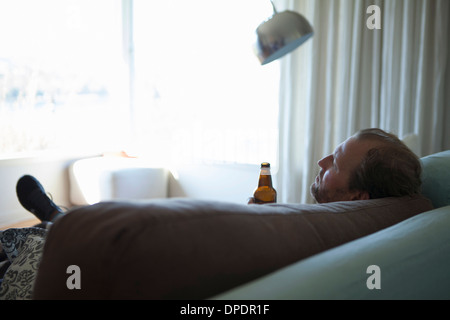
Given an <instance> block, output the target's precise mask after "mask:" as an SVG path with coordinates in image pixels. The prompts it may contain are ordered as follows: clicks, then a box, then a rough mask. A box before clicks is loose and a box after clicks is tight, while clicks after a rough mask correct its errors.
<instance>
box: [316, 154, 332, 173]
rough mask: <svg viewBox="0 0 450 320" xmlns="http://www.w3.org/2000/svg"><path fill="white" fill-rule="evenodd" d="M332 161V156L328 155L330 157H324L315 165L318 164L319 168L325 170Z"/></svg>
mask: <svg viewBox="0 0 450 320" xmlns="http://www.w3.org/2000/svg"><path fill="white" fill-rule="evenodd" d="M332 159H333V155H332V154H330V155H328V156H326V157H324V158H322V159H320V160H319V161H318V162H317V164H318V165H319V167H321V168H322V169H326V168H327V167H328V166H329V165H330V163H332V162H333V160H332Z"/></svg>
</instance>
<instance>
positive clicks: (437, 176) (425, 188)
mask: <svg viewBox="0 0 450 320" xmlns="http://www.w3.org/2000/svg"><path fill="white" fill-rule="evenodd" d="M420 160H421V162H422V168H423V171H422V193H423V194H424V195H425V196H426V197H427V198H429V199H430V200H431V202H432V203H433V206H434V207H436V208H439V207H443V206H448V205H450V150H447V151H442V152H439V153H435V154H432V155H429V156H426V157H423V158H421V159H420Z"/></svg>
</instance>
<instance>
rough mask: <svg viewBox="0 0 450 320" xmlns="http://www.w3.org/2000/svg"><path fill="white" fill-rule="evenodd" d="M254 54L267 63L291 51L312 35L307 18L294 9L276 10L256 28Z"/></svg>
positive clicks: (263, 62) (262, 62)
mask: <svg viewBox="0 0 450 320" xmlns="http://www.w3.org/2000/svg"><path fill="white" fill-rule="evenodd" d="M256 35H257V39H256V43H255V54H256V56H257V57H258V59H259V61H260V62H261V64H263V65H264V64H267V63H269V62H271V61H273V60H276V59H278V58H281V57H282V56H284V55H285V54H287V53H289V52H291V51H293V50H294V49H296V48H297V47H298V46H300V45H301V44H302V43H304V42H305V41H306V40H308V39H309V38H310V37H312V35H313V29H312V27H311V25H310V24H309V22H308V20H306V18H305V17H304V16H302V15H300V14H299V13H297V12H294V11H289V10H286V11H283V12H280V13H277V12H276V11H275V12H274V14H273V15H272V17H270V18H269V19H268V20H266V21H264V22H263V23H261V24H260V25H259V26H258V28H257V29H256Z"/></svg>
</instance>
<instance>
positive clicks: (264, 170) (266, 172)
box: [260, 168, 270, 176]
mask: <svg viewBox="0 0 450 320" xmlns="http://www.w3.org/2000/svg"><path fill="white" fill-rule="evenodd" d="M260 174H261V175H262V176H270V169H269V168H261V173H260Z"/></svg>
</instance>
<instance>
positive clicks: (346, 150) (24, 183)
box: [17, 128, 421, 222]
mask: <svg viewBox="0 0 450 320" xmlns="http://www.w3.org/2000/svg"><path fill="white" fill-rule="evenodd" d="M318 165H319V167H320V171H319V174H318V175H317V177H316V179H315V181H314V182H313V183H312V184H311V195H312V197H313V198H314V199H315V201H316V202H317V203H326V202H334V201H352V200H367V199H377V198H383V197H402V196H412V195H415V194H418V193H419V192H420V184H421V181H420V176H421V165H420V162H419V159H418V157H417V156H416V155H415V154H414V153H413V152H412V151H411V150H410V149H409V148H408V147H407V146H406V145H405V144H404V143H403V142H402V141H401V140H400V139H398V138H397V137H396V136H395V135H393V134H390V133H387V132H385V131H383V130H381V129H375V128H374V129H365V130H361V131H359V132H358V133H356V134H355V135H354V136H352V137H350V138H348V139H347V140H346V141H344V142H343V143H342V144H340V145H339V146H338V147H337V148H336V150H335V151H334V152H333V154H330V155H328V156H326V157H324V158H322V159H321V160H319V161H318ZM17 196H18V199H19V201H20V203H21V204H22V206H23V207H24V208H25V209H27V210H28V211H30V212H32V213H33V214H34V215H35V216H36V217H38V218H39V219H40V220H41V221H43V222H51V221H53V220H54V219H56V218H58V217H60V216H61V215H62V214H63V210H62V209H61V208H59V207H58V206H57V205H56V204H55V203H54V202H53V201H52V200H51V199H50V198H49V197H48V196H47V194H46V192H45V190H44V188H43V187H42V185H41V184H40V183H39V181H37V180H36V179H35V178H34V177H32V176H29V175H25V176H23V177H22V178H21V179H19V181H18V183H17ZM249 203H253V200H252V199H250V201H249Z"/></svg>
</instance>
